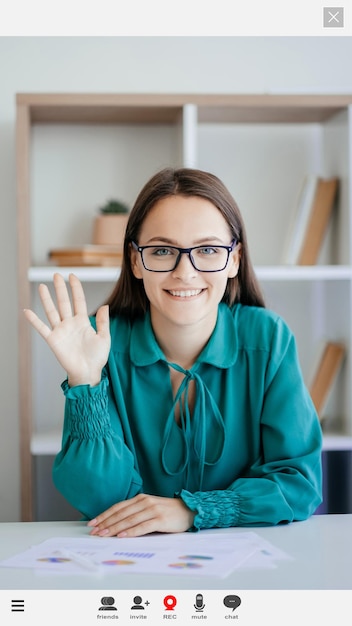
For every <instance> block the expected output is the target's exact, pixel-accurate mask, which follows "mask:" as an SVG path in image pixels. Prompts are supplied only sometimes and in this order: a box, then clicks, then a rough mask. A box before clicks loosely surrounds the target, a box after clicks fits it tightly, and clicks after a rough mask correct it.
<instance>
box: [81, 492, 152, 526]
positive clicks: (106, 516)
mask: <svg viewBox="0 0 352 626" xmlns="http://www.w3.org/2000/svg"><path fill="white" fill-rule="evenodd" d="M145 508H146V497H145V496H143V497H141V494H140V495H138V496H135V497H134V498H131V499H130V500H123V501H122V502H118V503H117V504H114V505H113V506H111V507H110V508H109V509H106V511H104V512H103V513H101V514H100V515H97V517H96V518H95V519H93V520H90V521H89V522H88V526H93V531H92V533H91V534H98V533H99V532H100V531H103V530H105V529H106V528H109V527H110V526H111V525H112V524H114V523H117V522H119V521H122V520H124V519H126V518H127V517H128V516H131V515H133V514H134V513H137V512H139V511H141V510H143V509H145Z"/></svg>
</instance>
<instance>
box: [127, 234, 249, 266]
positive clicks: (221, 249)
mask: <svg viewBox="0 0 352 626" xmlns="http://www.w3.org/2000/svg"><path fill="white" fill-rule="evenodd" d="M131 243H132V246H133V248H134V249H135V250H137V251H138V252H139V253H140V255H141V259H142V263H143V267H144V268H145V269H146V270H148V271H149V272H172V271H173V270H174V269H176V267H177V265H178V264H179V262H180V259H181V255H182V254H187V255H188V258H189V260H190V261H191V263H192V265H193V267H194V269H196V270H197V271H198V272H221V271H222V270H224V269H225V267H226V266H227V264H228V261H229V256H230V253H231V252H232V251H233V249H234V248H235V246H236V245H237V243H238V242H237V239H233V240H232V241H231V244H230V245H229V246H212V245H206V246H193V248H178V247H177V246H165V245H157V246H139V245H138V244H136V243H135V241H132V242H131Z"/></svg>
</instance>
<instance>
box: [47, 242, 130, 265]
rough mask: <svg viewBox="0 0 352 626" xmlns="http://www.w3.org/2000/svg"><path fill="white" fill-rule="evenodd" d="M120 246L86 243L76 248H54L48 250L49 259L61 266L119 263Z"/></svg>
mask: <svg viewBox="0 0 352 626" xmlns="http://www.w3.org/2000/svg"><path fill="white" fill-rule="evenodd" d="M122 254H123V250H122V246H117V245H113V246H112V245H94V244H87V245H84V246H77V247H76V248H56V249H54V250H50V251H49V255H48V256H49V260H50V261H51V262H52V263H56V265H61V266H70V265H72V266H103V267H115V266H119V265H121V261H122Z"/></svg>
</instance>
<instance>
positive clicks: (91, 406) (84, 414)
mask: <svg viewBox="0 0 352 626" xmlns="http://www.w3.org/2000/svg"><path fill="white" fill-rule="evenodd" d="M108 384H109V381H108V379H107V377H106V376H105V377H104V378H102V380H101V382H100V383H99V385H96V387H90V385H77V386H76V387H69V385H68V382H67V380H65V381H64V382H63V383H62V385H61V388H62V390H63V392H64V395H65V398H66V412H65V413H66V419H67V421H68V424H67V426H68V428H69V432H70V436H71V437H72V438H74V439H80V440H83V439H93V438H96V437H104V436H105V435H106V434H107V433H109V432H110V430H111V427H110V417H109V412H108V394H107V387H108Z"/></svg>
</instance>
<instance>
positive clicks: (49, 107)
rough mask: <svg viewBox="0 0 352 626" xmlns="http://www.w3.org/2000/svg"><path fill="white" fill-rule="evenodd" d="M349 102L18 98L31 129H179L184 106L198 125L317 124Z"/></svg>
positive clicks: (315, 98)
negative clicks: (163, 126)
mask: <svg viewBox="0 0 352 626" xmlns="http://www.w3.org/2000/svg"><path fill="white" fill-rule="evenodd" d="M351 101H352V100H351V97H350V96H348V95H343V94H342V95H341V94H340V95H339V94H336V95H335V94H334V95H332V94H330V95H319V94H311V95H308V96H307V95H299V94H296V95H292V94H275V93H271V94H268V93H267V94H192V93H191V94H151V93H149V94H141V93H135V94H133V93H132V94H116V93H115V94H111V93H105V94H104V93H101V94H89V93H73V94H72V93H70V94H67V93H66V94H65V93H60V94H57V93H50V94H45V93H39V94H38V93H32V94H30V93H25V94H17V105H18V106H22V107H26V108H28V111H29V113H30V119H31V122H32V123H33V124H48V123H49V124H50V123H59V124H60V123H66V124H71V123H75V124H79V123H81V124H98V123H99V124H104V123H108V124H112V123H123V124H129V123H133V124H138V123H144V124H160V123H173V124H175V123H176V124H177V123H178V122H179V119H180V115H181V114H182V108H183V106H184V105H186V104H195V105H196V106H198V112H199V116H198V117H199V123H217V124H219V123H242V124H245V123H275V124H277V123H321V122H323V121H325V120H327V119H329V118H330V117H331V116H333V115H335V114H336V113H338V112H339V111H341V110H343V109H344V108H346V107H347V106H349V105H350V104H351Z"/></svg>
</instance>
